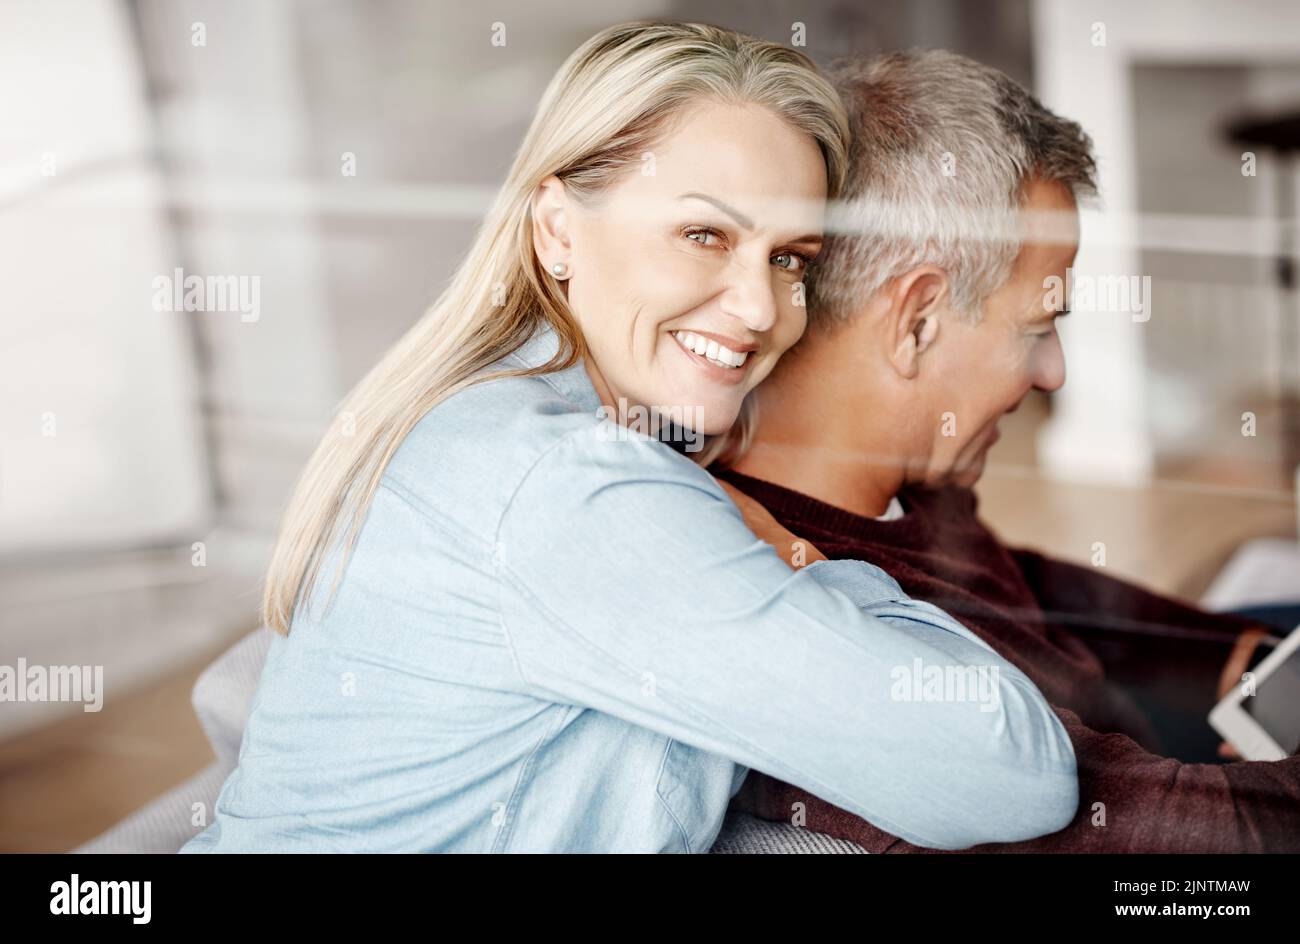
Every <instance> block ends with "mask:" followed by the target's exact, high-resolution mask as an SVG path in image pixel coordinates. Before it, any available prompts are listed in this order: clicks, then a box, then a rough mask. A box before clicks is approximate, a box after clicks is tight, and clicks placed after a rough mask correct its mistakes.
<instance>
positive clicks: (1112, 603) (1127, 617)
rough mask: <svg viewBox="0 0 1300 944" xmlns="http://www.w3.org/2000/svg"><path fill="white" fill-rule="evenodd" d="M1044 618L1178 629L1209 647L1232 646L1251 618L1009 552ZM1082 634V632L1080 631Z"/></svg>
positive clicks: (1112, 627) (1086, 625) (1085, 626)
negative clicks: (1217, 610)
mask: <svg viewBox="0 0 1300 944" xmlns="http://www.w3.org/2000/svg"><path fill="white" fill-rule="evenodd" d="M1010 550H1011V556H1012V557H1013V558H1014V559H1015V561H1016V564H1017V565H1019V567H1020V570H1021V573H1023V574H1024V576H1025V581H1026V582H1027V583H1028V584H1029V587H1030V589H1031V590H1032V591H1033V593H1034V596H1035V597H1037V599H1038V605H1039V606H1040V607H1042V609H1043V611H1044V615H1045V616H1046V617H1047V618H1048V619H1051V620H1054V621H1056V622H1058V623H1061V624H1065V625H1071V626H1074V627H1076V628H1078V629H1081V630H1092V631H1094V632H1098V633H1101V632H1114V633H1122V634H1137V635H1143V636H1153V637H1159V636H1161V635H1162V633H1161V630H1164V629H1168V628H1171V627H1176V628H1177V629H1178V630H1180V631H1186V632H1182V633H1180V635H1181V636H1182V637H1183V638H1188V636H1191V637H1194V638H1200V639H1203V640H1204V641H1206V642H1209V643H1219V644H1224V643H1226V644H1231V643H1232V642H1233V641H1234V640H1235V639H1236V637H1237V636H1238V635H1240V634H1241V632H1242V631H1243V630H1245V629H1249V628H1251V627H1252V626H1255V625H1256V624H1255V623H1252V622H1251V621H1250V620H1248V619H1245V618H1243V617H1240V616H1232V615H1230V614H1227V613H1210V612H1208V611H1207V610H1202V609H1200V608H1199V607H1196V606H1191V605H1189V604H1187V603H1183V602H1180V601H1178V600H1175V599H1173V598H1172V597H1167V596H1162V595H1160V594H1158V593H1152V592H1151V591H1149V590H1144V589H1143V588H1142V587H1139V586H1138V585H1137V584H1133V583H1129V582H1127V581H1124V580H1120V579H1118V578H1116V577H1111V576H1110V575H1109V574H1105V573H1102V572H1101V571H1099V570H1097V569H1096V568H1092V567H1082V566H1080V565H1078V564H1072V563H1068V562H1067V561H1062V560H1056V559H1055V558H1051V557H1047V556H1045V555H1043V554H1040V553H1038V552H1037V551H1031V550H1028V549H1025V548H1011V549H1010ZM1081 635H1085V633H1082V632H1081Z"/></svg>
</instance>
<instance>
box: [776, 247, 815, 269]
mask: <svg viewBox="0 0 1300 944" xmlns="http://www.w3.org/2000/svg"><path fill="white" fill-rule="evenodd" d="M772 261H773V262H775V263H776V264H777V267H778V268H781V269H785V270H786V271H787V272H802V271H803V270H804V269H806V268H808V259H807V258H806V257H804V256H801V255H799V253H797V252H778V253H777V254H776V255H775V256H773V257H772Z"/></svg>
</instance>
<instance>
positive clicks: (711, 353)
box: [673, 331, 749, 367]
mask: <svg viewBox="0 0 1300 944" xmlns="http://www.w3.org/2000/svg"><path fill="white" fill-rule="evenodd" d="M673 337H675V338H677V340H678V341H680V342H681V343H682V347H684V348H686V349H687V350H689V351H694V352H695V353H696V354H699V355H700V356H701V357H704V358H707V359H708V361H709V363H711V364H717V365H718V366H719V367H743V366H744V364H745V360H746V359H747V358H748V357H749V352H748V351H733V350H732V349H731V348H729V347H724V346H723V345H721V344H719V343H718V342H717V341H714V340H712V339H710V338H706V337H703V336H701V335H698V334H695V333H694V332H692V331H674V332H673Z"/></svg>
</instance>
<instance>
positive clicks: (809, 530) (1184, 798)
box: [717, 470, 1300, 852]
mask: <svg viewBox="0 0 1300 944" xmlns="http://www.w3.org/2000/svg"><path fill="white" fill-rule="evenodd" d="M717 474H718V477H719V478H722V479H724V480H726V481H728V482H730V483H731V484H733V485H735V486H736V487H737V488H739V489H740V490H741V491H743V492H745V493H746V494H748V495H750V496H752V497H753V498H755V499H757V500H758V501H759V502H760V503H761V504H762V505H763V506H764V507H766V508H767V509H768V511H770V512H771V513H772V515H773V516H774V517H775V518H776V519H777V520H778V521H779V522H780V523H781V524H782V525H784V526H785V527H786V528H788V529H789V530H790V531H791V532H793V533H794V534H796V535H798V536H799V537H801V538H804V539H806V540H808V541H810V542H812V544H813V545H815V546H816V547H817V548H818V549H819V550H820V551H821V552H822V553H823V554H825V555H826V556H827V557H828V558H832V559H836V558H851V559H857V560H865V561H869V562H870V563H873V564H876V565H877V566H879V567H881V568H882V569H883V570H885V571H886V572H887V573H889V574H890V575H891V576H892V577H893V578H894V579H895V580H897V581H898V583H899V585H900V586H901V587H902V588H903V590H904V591H905V592H906V593H907V594H908V595H909V596H911V597H914V598H916V599H919V600H926V601H928V602H930V603H933V604H935V605H936V606H939V607H941V608H943V609H944V610H947V611H948V612H949V613H950V614H952V615H953V616H954V617H955V618H956V619H958V620H960V621H961V622H962V623H963V624H965V625H966V626H967V627H969V628H970V629H971V630H972V631H974V632H975V633H977V634H978V635H979V636H980V637H981V638H982V639H984V640H985V641H986V642H988V643H989V645H991V646H992V647H993V648H994V649H995V650H996V651H997V652H998V653H999V654H1000V655H1002V656H1003V657H1004V658H1006V659H1007V660H1008V661H1010V662H1011V663H1012V664H1014V665H1015V666H1016V667H1017V668H1019V669H1020V670H1021V671H1023V672H1024V673H1025V674H1026V675H1027V676H1028V677H1029V678H1030V679H1032V680H1033V682H1034V684H1036V685H1037V686H1038V688H1039V690H1040V691H1042V693H1043V695H1044V696H1045V697H1046V698H1047V700H1048V701H1049V702H1050V703H1051V705H1052V706H1053V709H1054V710H1055V711H1056V713H1057V716H1058V717H1059V718H1060V719H1061V722H1062V723H1063V724H1064V725H1065V729H1066V731H1067V732H1068V734H1069V737H1070V740H1071V742H1072V743H1073V745H1074V751H1075V757H1076V760H1077V762H1078V769H1079V810H1078V813H1077V814H1076V816H1075V818H1074V820H1073V822H1071V823H1070V825H1069V826H1067V827H1066V828H1065V829H1063V830H1061V831H1060V832H1057V833H1053V834H1051V835H1049V836H1042V837H1039V838H1037V839H1032V840H1029V841H1026V842H1019V843H989V844H986V845H981V846H976V847H974V848H973V849H972V850H970V851H972V852H1254V851H1291V852H1295V851H1300V756H1293V757H1289V758H1287V759H1285V760H1281V761H1275V762H1265V761H1243V762H1238V763H1231V764H1224V763H1185V762H1183V761H1181V760H1178V759H1175V758H1174V757H1171V756H1162V755H1161V753H1160V752H1161V751H1162V750H1163V744H1162V740H1161V734H1160V733H1159V732H1158V730H1157V727H1156V725H1154V724H1153V723H1152V720H1151V718H1150V717H1149V716H1148V714H1147V713H1146V712H1145V711H1144V710H1143V709H1142V708H1140V707H1139V705H1138V703H1137V701H1135V698H1138V699H1140V698H1141V697H1142V695H1143V694H1144V693H1146V692H1149V691H1157V692H1159V691H1160V690H1162V689H1163V690H1165V694H1167V695H1168V696H1169V697H1171V698H1173V699H1175V700H1176V699H1178V698H1183V699H1185V700H1187V701H1188V703H1189V704H1191V705H1193V706H1194V708H1193V710H1192V711H1191V712H1189V713H1188V714H1187V715H1186V716H1185V719H1184V722H1185V723H1183V724H1181V725H1172V726H1170V731H1172V732H1173V734H1172V737H1177V736H1178V731H1180V730H1183V729H1187V728H1197V727H1199V728H1202V729H1205V730H1206V732H1207V734H1208V735H1209V736H1210V737H1213V734H1212V732H1210V731H1208V723H1207V722H1206V721H1205V713H1208V711H1209V708H1210V706H1211V705H1212V704H1213V702H1214V698H1215V691H1214V685H1215V681H1216V679H1217V673H1218V671H1219V670H1220V669H1221V668H1222V666H1223V664H1224V661H1225V660H1226V658H1227V655H1228V651H1229V649H1230V648H1231V644H1232V642H1233V641H1235V639H1236V636H1237V635H1238V634H1239V633H1240V632H1241V631H1242V630H1243V629H1245V628H1247V627H1248V626H1249V625H1250V624H1249V623H1248V622H1247V621H1245V620H1241V619H1238V618H1236V617H1231V616H1225V615H1218V614H1211V613H1206V612H1204V611H1202V610H1198V609H1195V608H1193V607H1190V606H1186V605H1184V604H1182V603H1178V602H1177V601H1174V600H1171V599H1168V598H1165V597H1161V596H1157V595H1155V594H1153V593H1148V592H1146V591H1144V590H1142V589H1140V588H1138V587H1136V586H1134V585H1132V584H1128V583H1125V582H1123V581H1120V580H1116V579H1114V578H1112V577H1108V576H1106V575H1104V574H1103V573H1102V572H1100V571H1099V570H1098V569H1095V568H1089V567H1080V566H1076V565H1073V564H1067V563H1064V562H1062V561H1056V560H1052V559H1050V558H1047V557H1043V556H1041V555H1039V554H1036V553H1033V552H1031V551H1023V550H1013V549H1010V548H1007V547H1005V546H1004V545H1003V544H1002V543H1001V542H999V541H998V539H997V537H996V536H994V534H993V533H992V532H991V531H989V530H988V528H986V527H985V526H984V525H983V524H982V523H981V522H980V521H979V519H978V518H977V516H976V500H975V495H974V493H973V492H971V491H970V490H968V489H959V488H949V489H944V490H939V491H924V490H918V489H906V490H904V491H903V492H902V493H900V495H899V499H900V500H901V501H902V503H903V507H904V509H905V510H906V514H905V515H904V516H903V517H902V518H900V519H897V520H895V521H877V520H874V519H872V518H865V517H862V516H860V515H856V514H853V513H852V512H848V511H845V510H843V509H841V508H837V507H835V506H833V505H829V504H827V503H825V502H822V501H819V500H817V499H815V498H812V497H810V496H807V495H804V494H801V493H799V492H795V491H792V490H790V489H787V488H783V487H781V486H779V485H774V484H772V483H769V482H764V481H761V480H759V479H755V478H752V477H750V476H746V475H742V474H741V473H739V472H736V471H734V470H721V471H720V472H718V473H717ZM1125 674H1127V676H1128V677H1129V678H1131V679H1132V680H1133V682H1134V687H1133V689H1132V690H1131V691H1125V689H1124V688H1123V686H1122V684H1121V683H1120V682H1117V681H1115V677H1116V676H1123V675H1125ZM1164 737H1165V738H1166V739H1169V738H1170V737H1171V734H1170V733H1169V732H1166V734H1165V735H1164ZM1215 740H1217V738H1216V739H1215ZM953 774H954V776H953V784H954V788H955V789H960V783H961V771H954V772H953ZM736 803H737V806H738V807H740V808H742V809H748V810H750V811H751V812H753V813H754V814H755V815H757V816H760V817H762V818H764V819H770V820H784V821H789V820H790V819H791V818H792V815H793V813H794V812H795V811H796V810H797V809H798V807H796V806H795V805H794V804H797V803H800V804H803V811H804V821H803V825H804V826H806V828H808V829H811V830H813V831H816V832H822V833H828V834H830V835H832V836H836V837H838V838H842V839H848V840H851V841H853V842H856V843H858V844H859V845H861V846H863V847H864V848H866V849H867V851H869V852H935V851H940V850H930V849H923V848H921V847H918V846H913V845H911V844H909V843H907V842H904V841H903V840H901V839H899V838H897V837H895V836H892V835H890V834H888V833H886V832H884V831H882V830H880V829H878V828H876V827H875V826H873V825H871V824H870V823H868V822H867V821H866V820H863V819H861V818H860V817H858V816H855V815H854V814H852V813H849V812H847V811H845V810H842V809H839V808H837V807H835V806H833V805H832V804H830V803H827V802H825V801H824V800H821V799H820V798H818V797H816V796H813V795H812V794H810V793H808V792H806V791H804V790H801V789H800V788H798V787H795V786H793V785H791V784H787V783H783V782H781V781H778V780H775V779H773V778H771V777H768V776H767V775H765V774H762V773H760V772H759V771H757V770H755V771H752V772H751V773H750V775H749V778H748V780H747V783H746V786H745V789H744V790H743V791H742V792H741V794H740V795H739V796H738V797H737V800H736ZM1097 804H1103V806H1097Z"/></svg>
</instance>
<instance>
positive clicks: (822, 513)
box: [709, 469, 916, 535]
mask: <svg viewBox="0 0 1300 944" xmlns="http://www.w3.org/2000/svg"><path fill="white" fill-rule="evenodd" d="M709 471H711V472H713V474H714V475H716V476H717V477H718V478H721V479H726V480H727V481H728V482H731V483H732V484H733V485H735V486H736V487H737V488H739V489H740V490H741V491H742V492H744V493H745V494H746V495H749V496H750V497H751V498H753V499H755V500H757V501H758V503H759V504H760V505H762V506H763V507H764V508H766V509H767V510H768V511H770V512H771V513H772V515H773V517H775V518H776V519H777V520H778V521H780V522H781V523H782V524H784V525H786V526H787V527H789V526H790V525H791V524H797V525H802V526H805V527H810V528H816V529H818V530H820V531H825V532H828V533H830V534H837V535H858V534H862V533H864V532H865V531H867V530H868V529H871V528H911V527H913V526H914V524H915V523H916V516H915V515H913V514H911V513H910V512H911V511H912V501H911V497H910V496H909V495H902V496H900V499H899V500H900V502H901V503H902V505H903V511H904V515H903V517H901V518H896V519H894V520H893V521H882V520H880V519H878V518H868V517H866V516H865V515H859V514H856V513H854V512H852V511H847V510H845V509H843V508H840V507H838V506H836V505H832V504H830V503H829V502H824V501H822V500H821V499H819V498H813V497H812V496H811V495H805V494H804V493H803V492H797V491H795V490H794V489H792V488H786V487H785V486H784V485H777V484H776V483H775V482H768V481H765V480H763V479H756V478H754V477H753V476H751V475H745V474H744V473H743V472H737V471H736V470H735V469H719V470H717V471H714V470H712V469H710V470H709ZM796 533H797V532H796Z"/></svg>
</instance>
